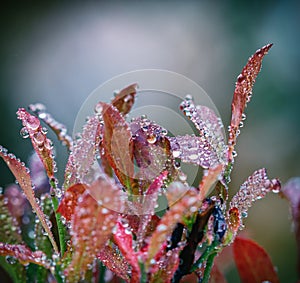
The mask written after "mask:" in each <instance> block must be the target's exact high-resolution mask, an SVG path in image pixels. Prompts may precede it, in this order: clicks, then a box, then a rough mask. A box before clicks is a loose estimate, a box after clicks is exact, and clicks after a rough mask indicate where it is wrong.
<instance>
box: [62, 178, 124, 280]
mask: <svg viewBox="0 0 300 283" xmlns="http://www.w3.org/2000/svg"><path fill="white" fill-rule="evenodd" d="M113 209H117V210H119V209H121V201H120V191H119V189H118V188H117V186H116V185H114V184H113V183H112V181H111V180H109V179H107V178H102V179H98V180H97V181H95V182H94V183H93V184H92V186H90V187H88V188H87V189H86V190H85V192H84V193H83V195H82V196H81V197H80V199H79V200H78V205H77V206H76V207H75V211H74V214H73V216H72V219H71V235H72V238H71V241H72V244H73V254H72V260H71V263H70V265H69V266H68V267H67V269H66V270H65V274H66V276H67V279H68V281H69V282H77V281H79V279H80V278H81V276H82V275H84V274H85V272H86V271H87V269H88V266H89V265H90V264H91V263H92V262H93V260H94V259H95V257H96V255H97V254H98V253H99V252H100V250H101V249H102V248H103V246H104V245H105V243H106V242H107V240H108V239H109V238H110V237H111V234H112V229H113V227H114V226H115V224H116V221H117V217H118V214H117V212H115V211H114V210H113Z"/></svg>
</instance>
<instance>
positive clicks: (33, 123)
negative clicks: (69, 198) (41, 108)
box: [17, 108, 56, 179]
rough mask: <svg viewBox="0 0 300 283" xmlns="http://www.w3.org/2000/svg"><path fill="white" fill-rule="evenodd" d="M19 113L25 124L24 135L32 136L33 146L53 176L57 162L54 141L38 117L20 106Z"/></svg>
mask: <svg viewBox="0 0 300 283" xmlns="http://www.w3.org/2000/svg"><path fill="white" fill-rule="evenodd" d="M17 115H18V119H19V120H22V124H23V126H24V128H22V129H21V132H23V137H26V136H25V134H26V135H28V136H29V137H30V139H31V143H32V146H33V148H34V150H35V151H36V153H37V154H38V156H39V158H40V159H41V160H42V162H43V164H44V167H45V169H46V172H47V175H48V177H49V178H50V179H51V178H53V177H54V172H55V170H56V164H55V161H54V159H53V150H52V148H53V146H52V141H51V140H49V139H48V138H47V136H46V133H45V130H44V129H43V128H42V126H41V123H40V120H39V119H38V118H37V117H35V116H33V115H31V114H29V113H28V112H27V111H26V110H25V109H24V108H19V110H18V112H17ZM24 132H25V134H24Z"/></svg>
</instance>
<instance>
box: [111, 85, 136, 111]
mask: <svg viewBox="0 0 300 283" xmlns="http://www.w3.org/2000/svg"><path fill="white" fill-rule="evenodd" d="M137 87H138V85H137V84H131V85H129V86H127V87H125V88H123V89H122V90H120V91H119V92H118V93H117V95H116V97H115V98H114V99H113V101H112V102H111V104H112V105H113V106H115V107H116V108H117V109H118V111H119V112H120V113H122V114H123V115H126V114H127V113H129V112H130V110H131V108H132V106H133V104H134V99H135V95H136V89H137Z"/></svg>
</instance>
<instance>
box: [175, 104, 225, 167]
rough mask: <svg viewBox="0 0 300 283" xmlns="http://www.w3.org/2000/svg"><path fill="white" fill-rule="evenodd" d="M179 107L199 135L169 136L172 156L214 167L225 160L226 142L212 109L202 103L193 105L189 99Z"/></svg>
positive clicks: (221, 125)
mask: <svg viewBox="0 0 300 283" xmlns="http://www.w3.org/2000/svg"><path fill="white" fill-rule="evenodd" d="M180 109H181V110H182V111H183V113H184V114H185V116H186V117H187V118H189V119H190V120H191V121H192V122H193V124H194V125H195V127H196V128H197V130H198V131H199V136H189V135H186V136H178V137H175V138H171V139H170V141H171V147H172V150H173V155H174V157H178V158H180V159H181V160H182V161H183V162H187V163H193V164H197V165H199V166H201V167H203V168H210V167H214V166H216V165H218V164H220V163H222V164H224V163H225V162H226V144H225V138H224V130H223V124H222V121H221V120H220V118H218V117H217V116H216V114H215V113H214V111H213V110H212V109H210V108H208V107H206V106H203V105H197V106H195V105H194V102H193V101H192V100H190V99H186V100H184V101H183V102H182V103H181V104H180Z"/></svg>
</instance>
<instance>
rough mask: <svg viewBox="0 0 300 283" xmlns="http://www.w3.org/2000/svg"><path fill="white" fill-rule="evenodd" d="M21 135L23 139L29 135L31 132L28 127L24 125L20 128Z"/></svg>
mask: <svg viewBox="0 0 300 283" xmlns="http://www.w3.org/2000/svg"><path fill="white" fill-rule="evenodd" d="M20 136H21V137H22V138H23V139H27V138H28V137H29V132H28V131H27V129H26V127H23V128H22V129H21V130H20Z"/></svg>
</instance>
